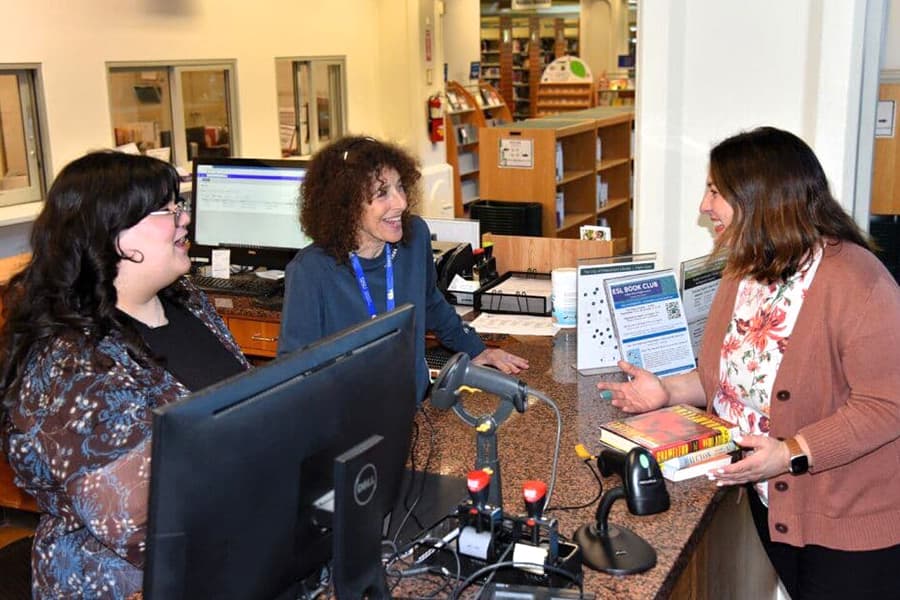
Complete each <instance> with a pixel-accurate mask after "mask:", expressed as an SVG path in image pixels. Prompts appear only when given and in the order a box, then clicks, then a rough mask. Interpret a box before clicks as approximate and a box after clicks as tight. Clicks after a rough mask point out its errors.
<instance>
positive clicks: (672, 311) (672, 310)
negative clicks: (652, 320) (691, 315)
mask: <svg viewBox="0 0 900 600" xmlns="http://www.w3.org/2000/svg"><path fill="white" fill-rule="evenodd" d="M666 316H667V317H668V318H669V320H670V321H671V320H673V319H680V318H681V306H680V305H679V304H678V301H677V300H671V301H669V302H666Z"/></svg>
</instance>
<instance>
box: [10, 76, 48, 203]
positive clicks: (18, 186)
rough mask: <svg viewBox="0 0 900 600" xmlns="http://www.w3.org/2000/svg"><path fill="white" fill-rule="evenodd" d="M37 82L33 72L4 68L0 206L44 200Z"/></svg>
mask: <svg viewBox="0 0 900 600" xmlns="http://www.w3.org/2000/svg"><path fill="white" fill-rule="evenodd" d="M36 79H37V78H36V71H34V70H32V69H7V68H3V66H2V65H0V206H10V205H13V204H23V203H26V202H39V201H40V200H42V199H43V190H44V183H43V182H44V175H43V171H42V160H41V158H42V150H41V144H40V135H39V130H38V118H37V117H38V115H37V103H36V101H35V98H36V87H35V86H36V83H35V82H36Z"/></svg>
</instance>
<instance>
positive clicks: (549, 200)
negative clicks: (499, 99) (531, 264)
mask: <svg viewBox="0 0 900 600" xmlns="http://www.w3.org/2000/svg"><path fill="white" fill-rule="evenodd" d="M480 136H481V147H482V150H481V153H480V157H479V159H480V160H479V163H480V168H481V194H482V196H483V197H484V198H489V199H491V200H504V201H515V202H538V203H540V204H541V206H542V213H541V224H542V227H541V230H542V234H543V235H544V236H545V237H578V228H579V227H580V226H581V225H588V224H593V223H594V222H595V215H596V192H595V189H596V183H595V179H596V177H595V169H596V166H595V164H594V162H595V161H594V152H595V147H596V141H595V140H596V136H597V133H596V128H595V127H594V124H593V122H592V121H563V120H554V121H551V120H541V119H533V120H529V121H524V122H521V123H513V124H511V125H502V126H499V127H491V128H485V129H482V130H481V134H480ZM557 144H558V145H559V147H560V148H561V150H562V170H561V172H560V173H557V169H556V155H557V150H556V148H557ZM511 146H515V147H516V148H517V150H516V153H517V154H519V155H524V156H529V155H530V156H531V164H530V166H519V167H514V166H508V165H509V162H508V161H507V159H505V158H502V157H504V156H507V155H508V151H509V147H511ZM557 193H561V194H562V195H563V207H564V210H563V211H562V214H560V215H558V214H557V210H556V207H557Z"/></svg>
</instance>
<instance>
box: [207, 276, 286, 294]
mask: <svg viewBox="0 0 900 600" xmlns="http://www.w3.org/2000/svg"><path fill="white" fill-rule="evenodd" d="M191 282H192V283H193V284H194V285H196V286H197V287H198V288H200V289H201V290H203V291H205V292H220V293H221V292H224V293H226V294H236V295H238V296H276V295H281V293H282V290H283V288H284V281H283V280H279V279H263V278H262V277H257V276H255V275H251V276H249V277H246V276H245V277H232V278H230V279H225V278H224V277H209V276H206V275H194V276H192V277H191Z"/></svg>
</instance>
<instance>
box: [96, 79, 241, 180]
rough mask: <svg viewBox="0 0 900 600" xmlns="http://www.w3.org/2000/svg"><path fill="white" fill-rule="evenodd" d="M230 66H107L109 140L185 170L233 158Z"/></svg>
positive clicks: (118, 145) (234, 142) (232, 85)
mask: <svg viewBox="0 0 900 600" xmlns="http://www.w3.org/2000/svg"><path fill="white" fill-rule="evenodd" d="M233 68H234V66H233V65H232V64H231V63H216V64H204V65H197V64H186V65H178V64H175V65H155V66H141V65H128V66H117V65H110V67H109V98H110V112H111V114H112V125H113V138H114V142H115V144H116V146H117V147H121V148H122V149H124V150H126V151H132V152H140V153H142V154H150V155H152V156H156V157H157V158H160V159H162V160H167V161H171V162H172V163H174V164H176V165H181V166H187V164H188V163H189V162H190V161H191V160H193V159H194V158H195V157H197V156H234V155H236V154H237V153H238V152H237V148H236V140H235V128H234V114H233V102H232V98H233V97H234V93H235V91H234V89H233V87H234V84H233V82H234V78H233V76H232V73H233Z"/></svg>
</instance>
